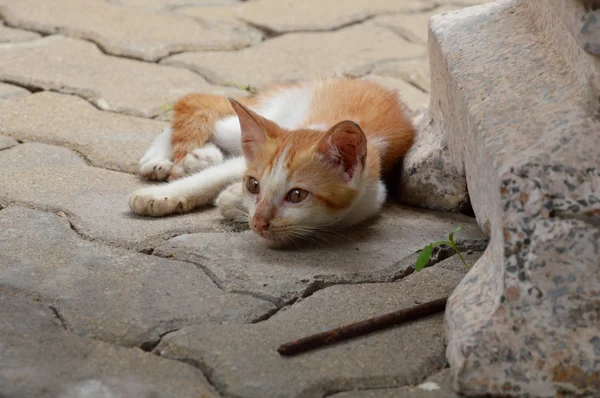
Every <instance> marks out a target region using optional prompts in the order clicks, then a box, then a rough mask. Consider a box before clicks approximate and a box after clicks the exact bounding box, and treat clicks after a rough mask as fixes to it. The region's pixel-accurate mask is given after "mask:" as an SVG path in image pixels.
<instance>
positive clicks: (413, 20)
mask: <svg viewBox="0 0 600 398" xmlns="http://www.w3.org/2000/svg"><path fill="white" fill-rule="evenodd" d="M455 8H456V7H453V6H448V5H446V6H441V7H436V8H434V9H433V10H430V11H424V12H418V13H402V14H394V15H380V16H378V17H376V18H374V19H373V23H374V24H375V25H378V26H383V27H386V28H388V29H390V30H392V31H393V32H396V33H397V34H399V35H400V36H402V37H403V38H405V39H406V40H408V41H409V42H411V43H422V44H425V43H427V34H428V33H429V29H428V27H427V26H428V24H429V18H431V17H432V16H434V15H438V14H442V13H444V12H446V11H449V10H452V9H455Z"/></svg>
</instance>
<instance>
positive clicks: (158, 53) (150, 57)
mask: <svg viewBox="0 0 600 398" xmlns="http://www.w3.org/2000/svg"><path fill="white" fill-rule="evenodd" d="M0 7H1V8H2V15H3V17H4V19H5V20H6V21H8V22H9V23H10V24H11V26H19V27H22V28H25V29H30V30H34V31H37V32H41V33H46V34H54V33H60V34H62V35H65V36H70V37H75V38H81V39H85V40H90V41H92V42H94V43H96V44H98V45H99V46H100V47H101V48H102V50H103V51H104V52H106V53H108V54H112V55H119V56H127V57H131V58H137V59H142V60H145V61H156V60H158V59H160V58H162V57H165V56H167V55H170V54H173V53H178V52H182V51H192V50H235V49H239V48H244V47H247V46H249V45H251V44H253V43H257V42H259V41H260V40H261V39H262V34H261V33H260V32H259V31H258V30H256V29H252V28H250V27H249V26H248V25H246V24H243V23H241V22H237V21H231V20H230V21H227V22H225V21H206V20H205V21H204V23H199V22H198V21H196V20H194V19H192V18H188V17H185V16H183V15H175V14H170V13H158V12H152V11H145V10H140V9H136V8H130V7H122V6H119V5H117V4H112V3H110V2H107V1H94V0H78V1H77V2H72V1H70V0H54V1H52V3H49V2H47V1H45V0H19V1H16V2H15V1H11V0H0Z"/></svg>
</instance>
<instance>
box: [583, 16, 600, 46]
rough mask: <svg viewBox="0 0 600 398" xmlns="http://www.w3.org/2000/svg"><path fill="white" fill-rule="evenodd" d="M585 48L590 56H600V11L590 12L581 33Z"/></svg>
mask: <svg viewBox="0 0 600 398" xmlns="http://www.w3.org/2000/svg"><path fill="white" fill-rule="evenodd" d="M579 40H580V41H581V43H583V48H584V49H585V51H587V52H589V53H590V54H594V55H600V11H598V10H595V11H590V12H589V13H588V14H587V15H586V16H585V22H584V24H583V26H582V27H581V31H580V32H579Z"/></svg>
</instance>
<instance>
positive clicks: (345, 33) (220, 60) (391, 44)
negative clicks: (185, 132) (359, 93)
mask: <svg viewBox="0 0 600 398" xmlns="http://www.w3.org/2000/svg"><path fill="white" fill-rule="evenodd" d="M331 49H335V51H332V50H331ZM399 51H400V52H401V55H400V56H401V57H406V58H414V57H417V56H422V55H424V54H425V47H424V46H423V45H417V44H411V43H408V42H406V41H405V40H403V39H402V38H400V37H399V36H397V35H395V34H394V33H392V32H390V31H389V30H387V29H384V28H381V27H377V26H374V25H368V24H362V25H357V26H352V27H349V28H346V29H341V30H337V31H333V32H326V33H293V34H287V35H283V36H280V37H276V38H273V39H271V40H267V41H265V42H263V43H261V44H258V45H256V46H254V47H252V48H249V49H244V50H241V51H235V52H206V53H199V52H190V53H184V54H178V55H174V56H172V57H169V58H166V59H164V60H163V61H162V62H161V63H164V64H169V65H177V66H182V67H188V68H190V69H192V70H194V71H197V72H198V73H200V74H201V75H202V76H205V77H206V78H207V79H208V80H209V81H211V82H213V83H216V84H224V83H226V82H235V83H237V84H242V85H251V86H258V87H260V86H264V85H266V84H268V83H273V82H282V81H291V80H300V79H303V80H304V79H316V78H319V77H324V76H328V75H332V74H336V73H337V74H339V73H347V72H351V71H352V70H355V69H357V68H360V67H361V66H363V65H372V64H374V63H377V62H381V61H384V60H386V59H389V58H390V56H391V54H393V55H398V52H399ZM265 60H268V62H267V63H268V65H266V64H265Z"/></svg>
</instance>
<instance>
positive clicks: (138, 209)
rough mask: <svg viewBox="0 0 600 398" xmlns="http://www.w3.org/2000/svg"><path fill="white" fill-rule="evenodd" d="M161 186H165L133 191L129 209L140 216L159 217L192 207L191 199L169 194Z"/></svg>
mask: <svg viewBox="0 0 600 398" xmlns="http://www.w3.org/2000/svg"><path fill="white" fill-rule="evenodd" d="M167 187H168V186H167ZM163 188H165V187H148V188H141V189H138V190H137V191H135V192H134V193H133V194H132V195H131V196H130V197H129V207H130V208H131V211H132V212H134V213H135V214H137V215H140V216H151V217H161V216H166V215H169V214H174V213H187V212H190V211H192V210H193V209H194V202H193V201H192V200H190V199H188V198H185V197H181V196H176V195H170V194H169V192H166V191H165V189H163Z"/></svg>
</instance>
